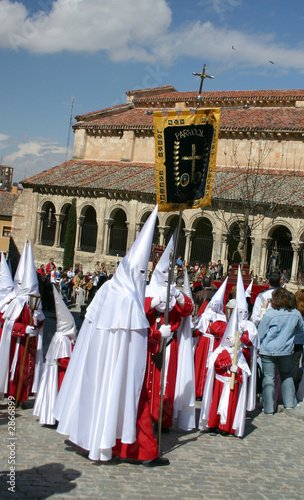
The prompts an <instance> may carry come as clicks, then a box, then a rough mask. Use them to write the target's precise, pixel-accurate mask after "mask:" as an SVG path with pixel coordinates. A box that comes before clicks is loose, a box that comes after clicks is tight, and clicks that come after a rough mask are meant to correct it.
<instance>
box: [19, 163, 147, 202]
mask: <svg viewBox="0 0 304 500" xmlns="http://www.w3.org/2000/svg"><path fill="white" fill-rule="evenodd" d="M22 184H23V186H25V187H30V186H41V185H42V186H56V187H63V188H66V187H76V188H79V189H93V190H97V191H98V190H102V191H107V190H109V191H128V192H133V193H152V194H153V193H155V172H154V168H153V167H152V165H151V164H150V163H136V164H134V163H129V162H125V163H124V162H105V161H85V160H83V161H78V160H70V161H68V162H66V163H63V164H61V165H58V166H57V167H54V168H50V169H49V170H45V171H44V172H42V173H39V174H36V175H34V176H32V177H29V178H27V179H25V180H24V181H22Z"/></svg>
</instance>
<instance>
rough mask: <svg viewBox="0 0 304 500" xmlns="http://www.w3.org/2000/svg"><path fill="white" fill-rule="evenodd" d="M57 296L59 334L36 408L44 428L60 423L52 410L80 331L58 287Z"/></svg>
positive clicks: (47, 359)
mask: <svg viewBox="0 0 304 500" xmlns="http://www.w3.org/2000/svg"><path fill="white" fill-rule="evenodd" d="M53 293H54V301H55V309H56V322H57V324H56V332H55V334H54V336H53V338H52V340H51V342H50V345H49V348H48V350H47V353H46V357H45V363H44V368H43V373H42V377H41V380H40V383H39V387H38V391H37V395H36V400H35V405H34V409H33V415H35V416H37V417H39V424H41V425H54V424H55V423H56V420H55V418H54V416H53V414H52V410H53V407H54V404H55V401H56V397H57V394H58V391H59V389H60V387H61V384H62V381H63V377H64V374H65V372H66V369H67V366H68V363H69V361H70V357H71V355H72V351H73V342H74V339H75V335H76V331H77V329H76V325H75V321H74V318H73V315H72V314H71V312H70V311H69V309H68V308H67V306H66V305H65V303H64V301H63V299H62V298H61V297H60V295H59V293H58V292H57V289H56V287H55V286H54V285H53Z"/></svg>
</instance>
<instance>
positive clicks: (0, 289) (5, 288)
mask: <svg viewBox="0 0 304 500" xmlns="http://www.w3.org/2000/svg"><path fill="white" fill-rule="evenodd" d="M15 296H16V294H15V289H14V283H13V278H12V275H11V272H10V270H9V267H8V265H7V262H6V260H5V257H4V253H3V252H1V273H0V311H1V310H2V308H3V306H4V305H5V304H7V303H8V302H10V301H11V300H12V299H13V298H14V297H15Z"/></svg>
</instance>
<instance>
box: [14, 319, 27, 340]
mask: <svg viewBox="0 0 304 500" xmlns="http://www.w3.org/2000/svg"><path fill="white" fill-rule="evenodd" d="M26 326H27V325H24V324H23V323H17V322H16V323H15V324H14V327H13V331H12V335H13V336H14V337H25V330H26Z"/></svg>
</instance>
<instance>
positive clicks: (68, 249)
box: [63, 198, 76, 269]
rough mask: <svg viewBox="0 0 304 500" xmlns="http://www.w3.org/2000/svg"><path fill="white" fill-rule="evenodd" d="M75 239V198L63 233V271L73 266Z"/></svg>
mask: <svg viewBox="0 0 304 500" xmlns="http://www.w3.org/2000/svg"><path fill="white" fill-rule="evenodd" d="M75 238H76V198H73V199H72V204H71V207H70V210H69V213H68V222H67V228H66V233H65V241H64V252H63V269H68V268H69V267H71V266H73V264H74V253H75Z"/></svg>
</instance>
